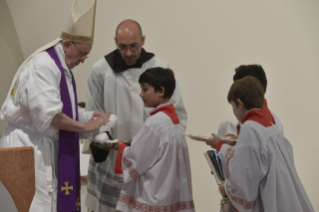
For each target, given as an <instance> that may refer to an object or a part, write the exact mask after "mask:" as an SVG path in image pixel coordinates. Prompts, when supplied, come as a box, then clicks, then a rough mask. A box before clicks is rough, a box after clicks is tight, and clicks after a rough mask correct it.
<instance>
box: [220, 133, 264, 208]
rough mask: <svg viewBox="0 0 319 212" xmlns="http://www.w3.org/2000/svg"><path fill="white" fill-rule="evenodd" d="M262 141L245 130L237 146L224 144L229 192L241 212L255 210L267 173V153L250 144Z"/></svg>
mask: <svg viewBox="0 0 319 212" xmlns="http://www.w3.org/2000/svg"><path fill="white" fill-rule="evenodd" d="M258 140H259V138H258V136H257V135H256V133H251V132H247V131H246V130H244V129H242V131H241V133H240V135H239V138H238V142H237V144H236V145H235V146H230V145H225V144H224V145H223V146H222V148H221V150H220V152H221V154H222V162H223V169H224V172H225V177H226V180H225V184H224V187H225V192H226V194H227V196H228V197H229V200H230V201H231V203H232V205H233V206H234V207H235V208H236V209H237V210H238V211H252V209H253V206H254V204H255V201H256V199H257V196H258V190H259V183H260V181H261V180H262V179H263V177H264V176H265V174H266V173H267V168H266V167H267V159H266V153H264V152H262V150H261V149H259V148H258V145H252V143H251V142H250V141H258ZM247 143H248V144H247ZM249 143H250V144H249ZM225 165H226V166H225Z"/></svg>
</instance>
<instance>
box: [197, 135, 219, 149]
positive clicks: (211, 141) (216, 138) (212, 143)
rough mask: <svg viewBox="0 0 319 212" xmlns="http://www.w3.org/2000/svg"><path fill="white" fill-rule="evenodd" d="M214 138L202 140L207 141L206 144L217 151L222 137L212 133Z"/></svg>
mask: <svg viewBox="0 0 319 212" xmlns="http://www.w3.org/2000/svg"><path fill="white" fill-rule="evenodd" d="M212 136H213V137H212V138H200V140H202V141H206V144H207V145H209V146H211V147H212V148H214V149H216V146H217V143H218V141H220V140H221V139H220V137H219V136H218V135H216V134H215V133H212Z"/></svg>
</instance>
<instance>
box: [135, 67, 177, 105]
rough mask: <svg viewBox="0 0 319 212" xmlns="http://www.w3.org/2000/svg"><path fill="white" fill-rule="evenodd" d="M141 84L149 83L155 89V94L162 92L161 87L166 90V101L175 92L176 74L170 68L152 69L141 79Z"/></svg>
mask: <svg viewBox="0 0 319 212" xmlns="http://www.w3.org/2000/svg"><path fill="white" fill-rule="evenodd" d="M138 82H139V83H140V84H142V83H147V84H149V85H151V86H152V87H154V90H155V92H158V91H161V90H162V89H161V86H163V87H164V89H165V94H164V96H163V98H164V99H167V98H168V99H169V98H171V96H172V95H173V93H174V90H175V84H176V83H175V77H174V72H173V71H172V70H171V69H169V68H160V67H156V68H150V69H147V70H146V71H145V72H144V73H143V74H142V75H141V76H140V78H139V80H138Z"/></svg>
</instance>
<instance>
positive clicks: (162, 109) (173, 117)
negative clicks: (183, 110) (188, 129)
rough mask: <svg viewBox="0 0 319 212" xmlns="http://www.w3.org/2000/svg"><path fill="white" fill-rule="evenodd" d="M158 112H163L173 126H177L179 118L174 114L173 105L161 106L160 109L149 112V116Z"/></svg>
mask: <svg viewBox="0 0 319 212" xmlns="http://www.w3.org/2000/svg"><path fill="white" fill-rule="evenodd" d="M158 112H163V113H165V114H166V115H168V116H169V117H170V118H171V120H172V122H173V123H174V124H179V118H178V116H177V114H176V111H175V107H174V105H173V104H163V105H162V106H160V107H157V108H155V109H154V110H152V111H151V112H150V115H151V116H152V115H154V114H156V113H158Z"/></svg>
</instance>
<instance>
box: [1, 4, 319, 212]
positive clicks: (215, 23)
mask: <svg viewBox="0 0 319 212" xmlns="http://www.w3.org/2000/svg"><path fill="white" fill-rule="evenodd" d="M80 3H81V4H82V3H83V4H82V5H80V6H83V5H84V6H83V7H84V8H85V7H88V6H89V5H90V1H87V0H86V1H84V0H80ZM7 4H8V6H9V8H10V12H11V14H12V18H13V21H14V26H15V27H16V31H17V33H18V37H19V41H20V43H21V47H22V52H23V55H24V57H26V56H28V55H29V54H30V53H32V51H34V50H35V49H36V48H39V47H40V46H41V45H42V44H45V43H47V42H49V41H51V40H53V39H55V38H56V37H57V36H58V35H59V34H60V31H61V29H62V27H63V25H64V22H65V19H66V17H67V15H68V11H69V8H70V6H71V4H72V0H55V1H40V0H29V1H24V0H10V1H9V0H7ZM318 10H319V2H317V1H275V0H270V1H262V2H260V1H253V0H246V1H236V2H235V1H212V0H198V1H190V0H183V1H182V0H180V1H170V0H162V1H146V0H144V1H143V0H135V1H124V0H123V1H98V8H97V19H96V31H95V34H96V36H95V46H94V47H93V50H92V53H91V54H90V59H89V60H87V61H86V62H85V63H84V64H83V65H81V66H79V67H77V68H76V69H75V70H74V71H75V76H76V80H77V83H78V93H79V100H85V95H86V79H87V76H88V74H89V72H90V69H91V67H92V65H93V63H94V62H95V61H96V60H98V59H99V58H101V57H102V56H104V55H105V54H107V53H108V52H110V51H112V50H113V49H114V48H115V45H114V41H113V37H114V30H115V28H116V26H117V24H118V23H119V22H120V21H122V20H123V19H126V18H132V19H135V20H137V21H139V22H140V23H141V25H142V27H143V31H144V34H145V35H146V44H145V48H146V49H147V50H149V51H152V52H155V53H156V55H157V56H158V57H160V58H162V59H164V60H167V61H168V62H169V64H170V66H171V68H172V69H173V70H174V71H175V73H176V76H177V79H178V82H179V84H180V87H181V89H182V93H183V98H184V103H185V105H186V107H187V111H188V114H189V121H188V128H187V133H193V134H202V135H209V134H210V133H211V132H216V130H217V127H218V124H219V123H220V122H221V121H223V120H225V119H228V118H234V116H233V114H232V111H231V107H230V106H229V105H228V103H227V101H226V95H227V91H228V89H229V87H230V85H231V82H232V76H233V73H234V68H236V67H237V66H239V65H240V64H250V63H258V64H261V65H262V66H263V67H264V69H265V70H266V73H267V77H268V82H269V84H268V89H267V94H266V97H267V99H268V102H269V107H270V108H271V109H272V110H273V111H274V112H275V113H276V114H277V115H278V116H279V117H280V119H281V121H282V123H283V125H284V131H285V135H286V136H287V137H288V139H290V141H291V143H292V145H293V146H294V155H295V164H296V167H297V170H298V173H299V176H300V178H301V180H302V182H303V184H304V186H305V189H306V191H307V193H308V195H309V197H310V200H311V201H312V204H313V206H314V208H315V210H319V202H318V201H316V199H317V197H318V196H319V186H318V184H317V183H316V182H317V175H318V174H319V167H318V165H317V161H318V160H319V156H318V153H317V150H318V149H319V142H318V141H317V140H318V139H316V137H317V136H316V132H317V131H318V129H319V124H318V120H319V112H318V109H319V97H318V93H319V83H318V82H317V81H318V78H319V71H318V70H319V60H318V56H319V39H318V38H319V25H318V20H319V13H318ZM0 21H1V22H2V18H1V20H0ZM7 28H10V26H7ZM0 30H1V35H2V34H3V33H2V30H3V28H0ZM1 39H2V38H1ZM3 42H4V39H2V40H0V43H1V45H3ZM6 45H7V48H9V47H11V44H10V43H6ZM4 51H5V53H3V52H4ZM0 52H1V53H0V54H1V61H2V60H3V58H2V57H4V56H3V55H7V54H8V53H7V50H5V49H3V48H1V49H0ZM14 55H15V54H14ZM7 56H8V55H7ZM8 58H9V59H10V58H14V56H11V57H9V56H8ZM12 60H13V59H12ZM9 61H10V60H9ZM13 61H14V64H15V66H17V65H16V60H13ZM5 62H8V61H5ZM1 64H2V63H1ZM14 69H15V67H14ZM12 71H13V69H7V68H6V69H2V71H1V73H2V76H5V77H6V79H5V80H4V81H10V80H11V78H12V76H11V75H10V76H8V75H7V73H10V74H11V73H12ZM2 81H3V80H2V77H1V82H2ZM8 87H9V85H2V84H1V92H2V93H1V96H0V98H1V99H4V96H3V95H5V94H6V92H7V88H8ZM3 89H4V90H5V91H2V90H3ZM188 144H189V149H190V157H191V166H192V167H191V168H192V177H193V191H194V198H195V205H196V207H197V211H198V212H207V211H216V210H217V209H216V208H217V207H218V202H219V200H220V197H219V194H218V192H217V186H216V185H215V181H214V178H213V177H212V176H211V175H210V171H209V168H208V165H207V163H206V161H205V159H204V156H203V152H204V151H206V150H208V149H209V148H208V147H207V146H206V145H205V144H203V143H199V142H195V141H191V140H189V142H188Z"/></svg>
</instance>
